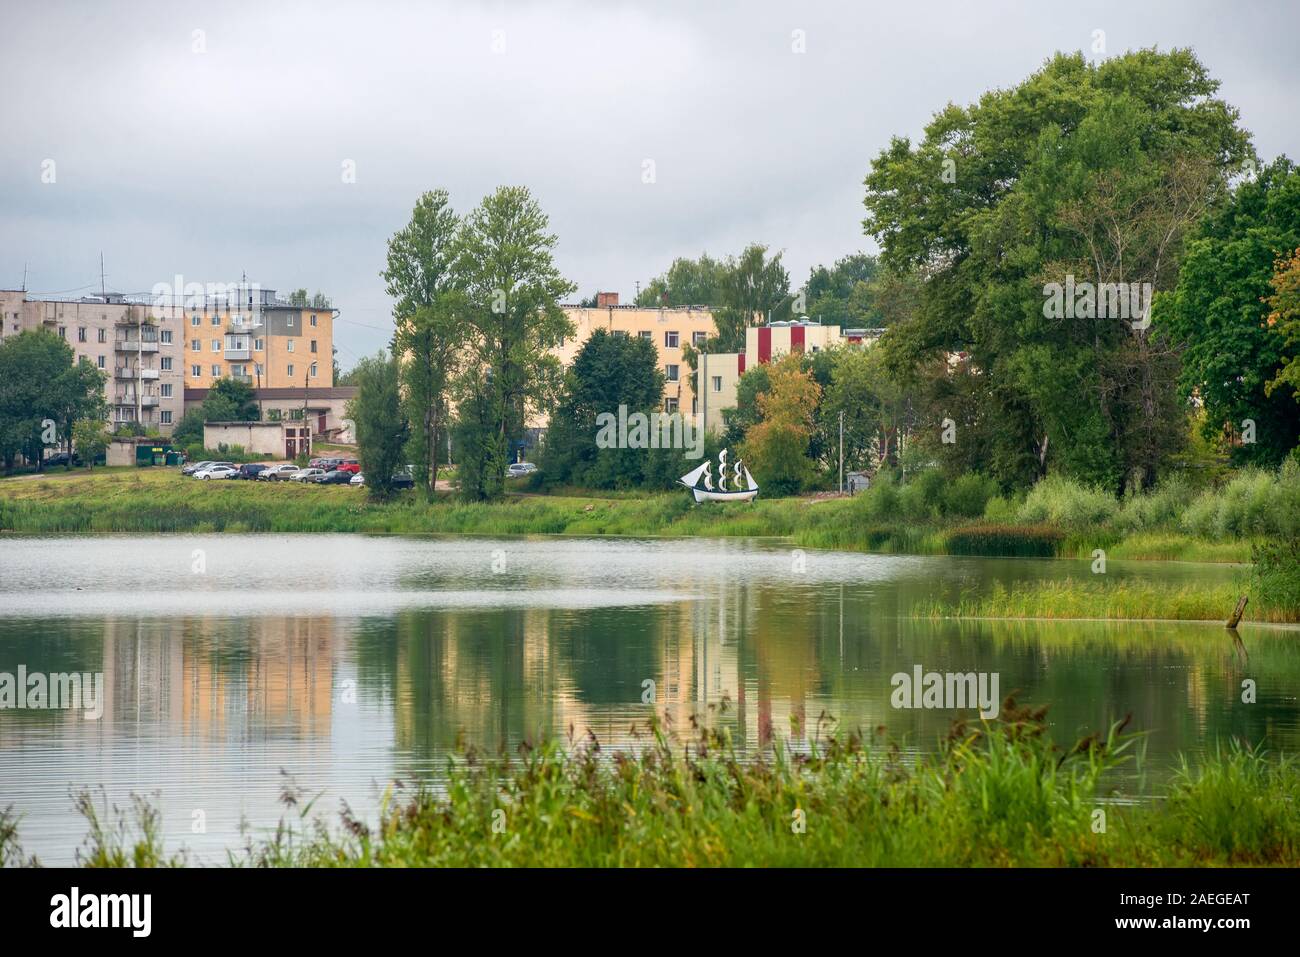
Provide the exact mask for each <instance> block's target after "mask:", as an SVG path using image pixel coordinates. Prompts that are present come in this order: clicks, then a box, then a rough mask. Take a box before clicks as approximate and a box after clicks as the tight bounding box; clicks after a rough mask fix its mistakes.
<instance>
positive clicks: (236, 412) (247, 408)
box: [203, 378, 261, 422]
mask: <svg viewBox="0 0 1300 957" xmlns="http://www.w3.org/2000/svg"><path fill="white" fill-rule="evenodd" d="M260 418H261V411H260V409H259V407H258V404H257V399H256V398H254V396H253V387H252V386H251V385H249V384H248V383H247V382H242V381H240V380H239V379H230V378H225V379H218V380H217V381H216V382H214V383H212V387H211V388H209V389H208V394H207V397H206V398H205V399H204V400H203V421H204V422H256V421H258V420H259V419H260Z"/></svg>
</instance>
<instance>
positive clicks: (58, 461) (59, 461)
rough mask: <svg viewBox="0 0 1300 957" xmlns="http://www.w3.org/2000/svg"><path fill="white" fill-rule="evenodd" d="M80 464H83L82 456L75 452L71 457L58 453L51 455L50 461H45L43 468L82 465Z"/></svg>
mask: <svg viewBox="0 0 1300 957" xmlns="http://www.w3.org/2000/svg"><path fill="white" fill-rule="evenodd" d="M80 464H81V456H79V455H78V454H77V453H76V452H73V453H72V454H71V455H68V453H67V452H56V453H55V454H54V455H51V456H50V457H49V458H48V459H46V460H45V462H44V465H43V467H44V468H47V469H48V468H52V467H54V466H56V465H80Z"/></svg>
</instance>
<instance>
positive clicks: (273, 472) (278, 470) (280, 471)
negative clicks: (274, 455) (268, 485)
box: [257, 464, 298, 482]
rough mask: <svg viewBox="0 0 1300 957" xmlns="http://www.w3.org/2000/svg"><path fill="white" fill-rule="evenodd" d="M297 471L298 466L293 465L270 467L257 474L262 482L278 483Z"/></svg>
mask: <svg viewBox="0 0 1300 957" xmlns="http://www.w3.org/2000/svg"><path fill="white" fill-rule="evenodd" d="M297 471H298V466H296V465H293V464H285V465H272V466H271V467H270V468H269V469H264V470H263V471H262V472H260V473H258V476H257V477H258V478H259V479H261V480H262V481H264V482H279V481H281V480H283V479H287V478H288V477H289V476H290V475H293V474H294V473H296V472H297Z"/></svg>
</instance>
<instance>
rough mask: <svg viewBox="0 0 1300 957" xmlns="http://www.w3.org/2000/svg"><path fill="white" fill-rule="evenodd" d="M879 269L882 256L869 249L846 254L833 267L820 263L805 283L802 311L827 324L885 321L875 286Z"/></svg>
mask: <svg viewBox="0 0 1300 957" xmlns="http://www.w3.org/2000/svg"><path fill="white" fill-rule="evenodd" d="M879 272H880V264H879V262H878V260H877V259H876V257H875V256H871V255H868V254H867V253H854V254H853V255H851V256H845V257H844V258H842V259H838V260H836V261H835V264H834V265H832V266H829V267H827V266H818V267H817V268H815V269H813V270H812V272H811V273H810V274H809V276H808V281H807V282H806V283H805V284H804V287H803V290H802V291H803V299H804V301H803V303H802V304H801V305H802V306H803V309H802V310H801V312H802V314H803V315H806V316H808V317H809V318H811V319H814V320H816V321H818V322H820V323H821V324H822V325H824V326H844V327H864V326H865V327H869V328H871V327H877V326H880V325H883V313H882V311H881V309H880V308H879V307H878V306H877V305H876V297H877V292H876V290H875V288H874V284H875V280H876V276H877V274H878V273H879ZM798 305H799V304H796V308H798Z"/></svg>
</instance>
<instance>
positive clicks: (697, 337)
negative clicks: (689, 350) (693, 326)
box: [691, 332, 709, 346]
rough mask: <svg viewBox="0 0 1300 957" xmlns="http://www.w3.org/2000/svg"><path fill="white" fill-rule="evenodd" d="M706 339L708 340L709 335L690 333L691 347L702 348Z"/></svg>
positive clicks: (705, 333)
mask: <svg viewBox="0 0 1300 957" xmlns="http://www.w3.org/2000/svg"><path fill="white" fill-rule="evenodd" d="M708 338H709V334H708V333H707V332H692V333H691V345H693V346H702V345H704V343H705V341H706V340H707V339H708Z"/></svg>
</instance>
